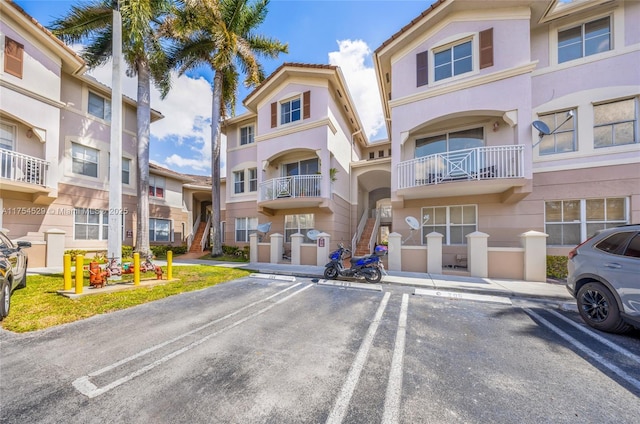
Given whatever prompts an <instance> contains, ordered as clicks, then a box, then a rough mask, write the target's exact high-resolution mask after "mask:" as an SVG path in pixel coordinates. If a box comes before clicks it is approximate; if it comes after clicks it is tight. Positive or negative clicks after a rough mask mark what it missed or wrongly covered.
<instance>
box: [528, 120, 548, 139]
mask: <svg viewBox="0 0 640 424" xmlns="http://www.w3.org/2000/svg"><path fill="white" fill-rule="evenodd" d="M531 125H533V128H535V129H537V130H538V135H539V136H540V137H544V136H545V135H549V134H551V130H550V129H549V126H548V125H547V124H545V123H544V122H542V121H533V122H532V123H531Z"/></svg>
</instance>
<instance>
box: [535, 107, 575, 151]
mask: <svg viewBox="0 0 640 424" xmlns="http://www.w3.org/2000/svg"><path fill="white" fill-rule="evenodd" d="M571 118H573V110H570V111H568V112H567V118H566V119H565V120H564V121H562V123H561V124H560V125H558V126H557V127H556V128H555V129H554V130H553V131H551V130H550V129H549V126H548V125H547V124H545V123H544V122H542V121H533V122H532V123H531V125H533V128H535V129H537V130H538V142H537V143H536V144H534V145H533V146H531V148H534V147H536V146H537V145H538V144H540V143H541V142H542V138H543V137H544V136H545V135H551V134H555V132H556V131H558V129H559V128H560V127H561V126H563V125H564V124H566V123H567V121H568V120H569V119H571Z"/></svg>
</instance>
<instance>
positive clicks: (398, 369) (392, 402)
mask: <svg viewBox="0 0 640 424" xmlns="http://www.w3.org/2000/svg"><path fill="white" fill-rule="evenodd" d="M408 306H409V295H408V294H406V293H405V294H403V295H402V305H401V306H400V318H398V332H397V333H396V344H395V347H394V349H393V357H392V358H391V371H390V372H389V382H388V383H387V394H386V396H385V400H384V414H383V416H382V423H383V424H393V423H398V422H400V399H401V397H402V364H403V361H404V345H405V336H406V334H407V309H408Z"/></svg>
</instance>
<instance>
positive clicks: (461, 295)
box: [413, 289, 513, 305]
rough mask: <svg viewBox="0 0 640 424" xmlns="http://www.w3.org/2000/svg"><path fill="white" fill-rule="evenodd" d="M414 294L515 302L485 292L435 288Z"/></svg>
mask: <svg viewBox="0 0 640 424" xmlns="http://www.w3.org/2000/svg"><path fill="white" fill-rule="evenodd" d="M413 294H417V295H423V296H435V297H446V298H447V299H459V300H477V301H479V302H493V303H503V304H505V305H513V303H512V302H511V299H509V298H508V297H504V296H489V295H485V294H473V293H461V292H450V291H443V290H433V289H415V290H414V292H413Z"/></svg>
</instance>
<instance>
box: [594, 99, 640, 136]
mask: <svg viewBox="0 0 640 424" xmlns="http://www.w3.org/2000/svg"><path fill="white" fill-rule="evenodd" d="M637 142H638V99H627V100H622V101H618V102H611V103H605V104H601V105H595V106H594V107H593V144H594V147H595V148H599V147H610V146H619V145H621V144H631V143H637Z"/></svg>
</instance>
